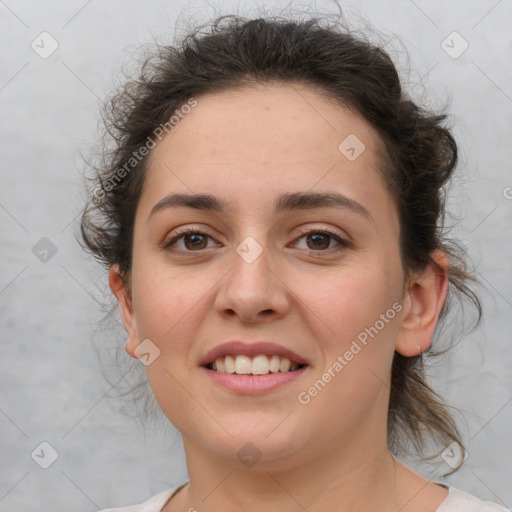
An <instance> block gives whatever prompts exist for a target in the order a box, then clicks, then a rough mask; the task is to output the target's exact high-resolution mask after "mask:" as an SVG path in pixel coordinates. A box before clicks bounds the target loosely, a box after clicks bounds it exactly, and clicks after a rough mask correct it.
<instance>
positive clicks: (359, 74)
mask: <svg viewBox="0 0 512 512" xmlns="http://www.w3.org/2000/svg"><path fill="white" fill-rule="evenodd" d="M204 28H205V26H202V27H198V28H197V29H195V30H194V31H192V32H191V33H189V34H188V35H187V36H186V37H184V38H183V40H182V41H181V43H180V44H177V45H174V46H160V45H157V46H156V48H157V51H156V52H155V53H154V54H153V55H152V56H150V57H149V58H147V59H146V60H145V62H144V64H143V66H142V70H141V73H140V76H139V78H138V79H136V80H130V81H128V82H127V83H126V84H125V86H124V88H123V89H122V90H121V91H120V92H118V93H117V94H116V95H115V96H114V97H113V98H111V100H110V102H109V103H108V105H109V108H108V110H107V116H106V122H107V130H108V134H109V137H110V140H111V142H113V146H112V147H110V150H109V151H105V152H104V158H103V161H102V163H101V165H99V166H97V168H96V174H95V177H94V186H95V189H94V190H93V193H92V195H91V199H90V202H89V203H88V204H87V206H86V207H85V209H84V211H83V215H82V219H81V235H82V238H83V244H84V247H86V248H87V249H89V250H90V251H91V252H92V253H93V254H94V255H95V256H96V257H97V258H98V259H99V260H100V261H101V262H102V263H103V264H105V266H106V267H107V268H108V267H110V266H111V265H114V264H117V265H119V268H120V271H121V273H122V275H123V276H124V277H125V278H128V277H129V271H130V267H131V256H132V239H133V225H134V217H135V211H136V208H137V204H138V201H139V197H140V194H141V190H142V186H143V183H144V176H145V170H146V162H147V156H145V157H144V158H141V159H140V161H139V160H137V161H133V166H132V167H131V168H130V169H128V171H127V172H124V173H123V178H122V179H120V180H117V182H116V183H115V184H113V183H112V178H113V177H114V176H115V175H116V173H117V175H119V170H120V169H122V168H123V167H124V168H125V170H126V162H128V161H129V160H130V159H131V158H133V156H134V155H135V154H138V152H139V150H140V148H141V147H142V146H144V145H147V144H148V141H152V142H154V141H156V138H155V129H156V128H157V127H158V126H160V125H164V124H165V123H166V122H168V121H169V119H170V118H171V117H172V116H173V114H175V112H176V111H178V110H179V109H180V107H182V106H183V105H185V104H186V103H187V101H189V100H190V98H192V97H198V96H200V95H202V94H206V93H215V92H219V91H223V90H227V89H230V88H234V87H241V86H244V85H251V84H264V83H269V82H285V83H298V84H303V85H306V86H309V87H313V88H315V90H317V91H322V92H323V93H324V94H325V95H326V96H327V97H329V98H331V99H332V100H334V101H337V102H339V103H341V104H343V105H345V106H348V107H349V108H351V109H353V110H354V111H356V112H357V113H359V114H360V115H361V116H362V117H363V118H364V119H365V120H366V121H368V122H369V123H370V124H371V125H372V126H373V127H374V129H375V130H376V131H377V132H378V134H379V135H380V138H381V140H382V143H383V148H384V151H383V154H382V158H381V160H382V166H381V167H382V168H381V169H380V171H381V172H382V174H383V176H384V178H385V182H386V183H387V185H388V188H389V190H390V192H391V194H392V196H393V197H394V199H395V202H396V206H397V209H398V213H399V218H400V231H401V234H400V246H401V256H402V261H403V266H404V271H405V272H407V271H416V270H421V269H423V268H425V266H426V265H427V264H428V263H429V262H431V261H432V258H431V255H432V252H433V251H434V250H436V249H441V250H444V251H445V252H446V253H447V254H448V256H449V258H450V262H451V266H450V268H449V275H448V277H449V291H448V298H447V300H446V302H445V304H444V305H443V309H442V312H441V317H442V318H444V317H445V316H446V314H447V312H448V310H449V308H450V304H451V302H452V298H453V297H455V296H457V297H458V298H460V299H463V298H466V299H469V301H470V302H471V303H473V304H474V305H475V306H476V309H477V311H478V321H479V320H480V316H481V305H480V302H479V299H478V297H477V296H476V295H475V293H474V292H473V291H472V290H471V288H470V287H469V286H468V281H475V279H474V278H473V277H472V275H471V274H470V273H469V271H468V269H467V267H466V263H465V262H466V257H465V254H464V251H463V250H462V248H461V247H460V246H459V245H457V243H456V242H454V241H453V240H450V239H448V238H447V237H446V236H445V231H446V229H445V198H444V196H445V193H446V189H445V185H446V184H447V183H448V181H449V179H450V177H451V176H452V173H453V171H454V169H455V167H456V164H457V145H456V143H455V140H454V138H453V136H452V135H451V133H450V131H449V130H448V128H447V127H446V125H445V124H446V123H445V121H446V115H445V114H439V113H438V114H436V113H431V112H428V111H426V110H425V109H423V108H421V107H420V106H418V105H417V104H416V103H415V102H413V101H412V100H411V99H410V98H409V96H408V95H407V94H406V93H405V92H404V91H403V90H402V86H401V82H400V79H399V75H398V73H397V69H396V68H395V65H394V64H393V62H392V60H391V58H390V57H389V55H388V54H387V53H386V52H385V51H384V50H383V49H382V48H381V47H380V46H379V45H376V44H373V43H370V42H369V41H367V40H365V39H363V38H362V37H360V36H357V37H356V36H355V35H354V34H353V33H351V31H350V30H349V29H347V28H346V27H345V26H344V24H342V23H334V24H330V25H329V24H328V23H324V22H323V19H322V17H311V18H309V19H307V20H301V21H298V20H292V19H282V18H277V17H272V18H271V17H265V18H259V19H250V20H248V19H246V18H243V17H240V16H234V15H233V16H223V17H220V18H218V19H216V20H214V21H213V22H212V23H210V24H208V26H207V27H206V28H207V30H205V31H204V30H203V29H204ZM106 184H109V186H106ZM478 321H477V323H478ZM438 328H439V325H438ZM437 333H438V332H437ZM429 353H433V350H429ZM439 353H444V351H443V352H438V353H437V354H439ZM422 363H423V359H422V357H421V356H417V357H404V356H402V355H400V354H398V353H395V357H394V361H393V368H392V378H391V383H390V387H391V391H390V404H389V413H388V439H389V446H390V448H391V450H392V451H393V452H394V453H397V452H399V451H400V449H401V448H403V446H404V445H405V444H406V442H408V441H411V442H412V444H413V446H414V448H415V449H416V450H417V451H418V452H420V453H421V452H422V451H423V448H424V447H425V445H426V438H425V434H428V436H429V437H430V438H432V439H435V440H436V441H439V442H440V446H441V447H442V448H444V447H445V446H446V445H447V444H449V443H451V442H453V441H455V442H457V443H459V444H460V445H461V446H463V443H462V441H461V436H460V433H459V431H458V428H457V425H456V422H455V421H454V419H453V418H452V416H451V414H450V413H449V412H448V408H447V406H446V405H445V404H444V402H443V401H442V399H441V398H440V397H439V396H438V395H437V394H436V393H435V392H434V391H433V390H432V389H431V387H430V386H429V385H428V383H427V381H426V376H425V371H424V368H423V364H422ZM442 448H441V449H442Z"/></svg>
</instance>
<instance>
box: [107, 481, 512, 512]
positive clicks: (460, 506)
mask: <svg viewBox="0 0 512 512" xmlns="http://www.w3.org/2000/svg"><path fill="white" fill-rule="evenodd" d="M435 483H438V484H439V485H442V486H443V487H445V488H446V489H448V496H447V497H446V498H445V500H444V501H443V503H441V506H440V507H439V508H438V509H437V510H436V512H512V509H507V508H504V507H502V506H501V505H498V504H497V503H492V502H490V501H482V500H480V499H478V498H477V497H476V496H473V495H472V494H468V493H467V492H464V491H461V490H459V489H456V488H455V487H452V486H451V485H447V484H441V483H439V482H435ZM185 485H186V483H184V484H182V485H180V486H178V487H175V488H174V489H171V490H169V491H164V492H161V493H159V494H156V495H155V496H153V497H152V498H150V499H149V500H147V501H145V502H144V503H141V504H140V505H132V506H131V507H121V508H108V509H104V510H100V511H99V512H161V510H162V508H163V506H164V505H165V504H166V503H167V502H168V501H169V500H170V499H171V498H172V496H174V494H176V493H177V492H178V491H179V490H180V489H181V488H182V487H184V486H185Z"/></svg>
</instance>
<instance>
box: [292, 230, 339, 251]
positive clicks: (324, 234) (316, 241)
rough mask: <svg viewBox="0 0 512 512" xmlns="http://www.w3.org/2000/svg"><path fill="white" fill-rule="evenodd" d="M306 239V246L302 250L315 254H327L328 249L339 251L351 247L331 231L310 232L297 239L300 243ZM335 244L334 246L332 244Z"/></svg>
mask: <svg viewBox="0 0 512 512" xmlns="http://www.w3.org/2000/svg"><path fill="white" fill-rule="evenodd" d="M302 239H305V241H306V246H305V247H304V246H302V247H300V245H299V248H301V249H308V250H310V251H315V252H327V250H328V249H333V250H337V249H338V250H339V249H341V250H342V249H346V248H347V247H349V243H348V242H345V241H344V240H342V239H341V238H340V237H339V236H338V235H335V234H334V233H331V232H329V231H309V232H307V233H305V234H304V235H302V236H301V237H300V238H298V239H297V242H296V243H298V242H299V241H301V240H302ZM333 241H334V242H335V243H334V244H333V243H332V242H333Z"/></svg>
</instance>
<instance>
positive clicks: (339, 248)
mask: <svg viewBox="0 0 512 512" xmlns="http://www.w3.org/2000/svg"><path fill="white" fill-rule="evenodd" d="M191 234H193V235H203V236H206V237H208V238H211V239H212V240H213V237H211V236H210V235H208V233H204V232H203V231H200V230H198V229H190V228H188V229H185V230H183V231H180V232H178V233H177V234H176V236H174V237H173V238H172V239H171V240H170V241H169V242H168V243H166V244H165V245H164V247H163V248H164V249H168V250H172V251H176V252H182V253H193V252H201V251H203V250H205V249H198V250H196V251H194V250H188V249H173V248H172V245H173V244H175V243H176V242H177V241H178V240H180V239H182V238H183V237H184V236H186V235H191ZM311 234H321V235H326V236H328V237H331V238H332V239H334V240H335V241H336V242H338V244H339V245H338V246H337V247H334V248H333V247H330V248H328V249H320V250H315V249H304V250H306V251H309V252H310V253H315V254H319V253H330V252H331V251H342V250H346V249H349V248H352V247H353V245H352V244H351V243H350V242H348V241H347V240H343V239H342V238H340V236H339V235H337V234H336V233H333V232H332V231H328V230H325V229H310V230H309V231H303V232H302V233H301V236H300V237H298V238H296V239H295V240H296V241H298V240H300V239H302V238H304V237H305V236H307V235H311ZM329 245H330V244H329ZM206 249H208V248H206Z"/></svg>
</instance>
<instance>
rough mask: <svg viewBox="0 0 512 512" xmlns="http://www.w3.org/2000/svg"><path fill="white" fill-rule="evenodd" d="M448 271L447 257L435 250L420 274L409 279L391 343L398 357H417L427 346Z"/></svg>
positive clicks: (437, 315) (431, 334) (437, 316)
mask: <svg viewBox="0 0 512 512" xmlns="http://www.w3.org/2000/svg"><path fill="white" fill-rule="evenodd" d="M448 268H449V260H448V256H447V255H446V253H444V252H443V251H441V250H436V251H434V252H433V253H432V255H431V262H430V263H429V264H428V265H427V267H426V268H425V269H424V271H423V272H421V273H420V274H418V275H415V276H413V277H411V279H410V284H409V289H408V290H407V291H406V298H405V300H404V312H403V315H404V316H403V320H402V324H401V329H400V333H399V335H398V337H397V341H396V344H395V350H396V352H398V353H399V354H402V355H403V356H406V357H412V356H417V355H419V354H421V353H422V352H425V351H426V350H427V349H428V348H429V347H430V345H431V343H432V337H433V336H434V331H435V329H436V326H437V322H438V320H439V314H440V312H441V308H442V307H443V304H444V301H445V299H446V294H447V292H448Z"/></svg>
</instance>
